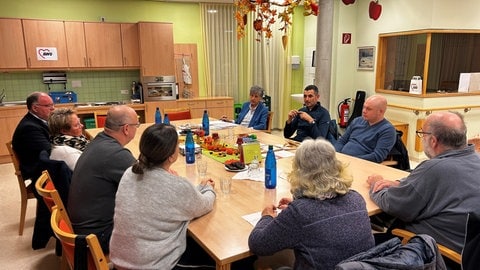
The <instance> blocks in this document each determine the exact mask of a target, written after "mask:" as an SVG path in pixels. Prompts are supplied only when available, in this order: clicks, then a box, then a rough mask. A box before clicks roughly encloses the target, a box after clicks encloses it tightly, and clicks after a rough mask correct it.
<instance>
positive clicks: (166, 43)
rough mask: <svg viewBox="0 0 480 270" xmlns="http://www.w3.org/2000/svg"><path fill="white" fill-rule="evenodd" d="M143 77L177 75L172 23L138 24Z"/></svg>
mask: <svg viewBox="0 0 480 270" xmlns="http://www.w3.org/2000/svg"><path fill="white" fill-rule="evenodd" d="M138 33H139V39H140V51H141V55H140V66H141V70H140V73H141V76H142V77H143V76H159V75H175V61H174V49H173V24H172V23H153V22H140V23H138Z"/></svg>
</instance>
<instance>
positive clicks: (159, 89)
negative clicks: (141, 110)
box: [142, 76, 178, 101]
mask: <svg viewBox="0 0 480 270" xmlns="http://www.w3.org/2000/svg"><path fill="white" fill-rule="evenodd" d="M142 82H143V100H144V101H158V100H175V99H178V85H177V84H176V83H175V76H148V77H143V80H142Z"/></svg>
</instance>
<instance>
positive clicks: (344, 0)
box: [342, 0, 355, 5]
mask: <svg viewBox="0 0 480 270" xmlns="http://www.w3.org/2000/svg"><path fill="white" fill-rule="evenodd" d="M342 2H343V3H344V4H345V5H350V4H353V3H355V0H342Z"/></svg>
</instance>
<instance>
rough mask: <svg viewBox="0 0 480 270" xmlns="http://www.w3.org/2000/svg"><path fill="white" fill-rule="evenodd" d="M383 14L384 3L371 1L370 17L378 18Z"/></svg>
mask: <svg viewBox="0 0 480 270" xmlns="http://www.w3.org/2000/svg"><path fill="white" fill-rule="evenodd" d="M380 14H382V5H380V4H379V3H378V0H377V1H371V2H370V6H369V7H368V15H370V19H373V20H375V21H376V20H377V19H378V18H379V17H380Z"/></svg>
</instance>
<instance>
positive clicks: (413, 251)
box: [335, 234, 446, 270]
mask: <svg viewBox="0 0 480 270" xmlns="http://www.w3.org/2000/svg"><path fill="white" fill-rule="evenodd" d="M358 269H364V270H365V269H366V270H373V269H377V270H390V269H405V270H407V269H408V270H415V269H419V270H420V269H427V270H444V269H446V266H445V262H444V261H443V258H442V256H440V252H439V251H438V247H437V244H436V242H435V240H434V239H433V238H432V237H430V236H428V235H426V234H419V235H416V236H414V237H412V239H410V241H409V242H408V243H407V244H406V245H402V244H401V241H400V239H398V238H396V237H395V238H392V239H390V240H389V241H387V242H384V243H382V244H380V245H378V246H375V247H374V248H371V249H369V250H367V251H365V252H362V253H359V254H357V255H354V256H352V257H350V258H348V259H346V260H344V261H342V262H340V263H339V264H337V265H336V266H335V270H358Z"/></svg>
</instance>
